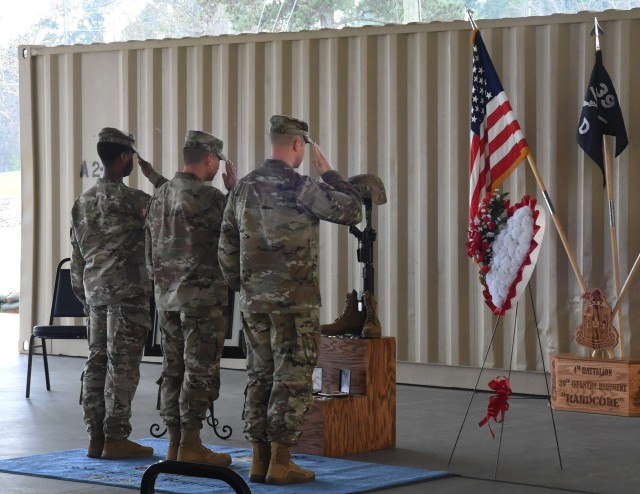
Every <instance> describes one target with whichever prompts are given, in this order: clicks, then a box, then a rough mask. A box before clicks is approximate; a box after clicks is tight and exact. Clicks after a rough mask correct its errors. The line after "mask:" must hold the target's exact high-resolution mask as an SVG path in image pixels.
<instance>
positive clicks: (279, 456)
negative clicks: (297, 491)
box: [265, 442, 316, 485]
mask: <svg viewBox="0 0 640 494" xmlns="http://www.w3.org/2000/svg"><path fill="white" fill-rule="evenodd" d="M315 478H316V474H315V473H313V472H312V471H311V470H307V469H306V468H301V467H299V466H298V465H296V464H295V463H293V462H292V461H291V446H289V445H287V444H282V443H277V442H272V443H271V462H269V471H268V472H267V478H266V479H265V480H266V482H267V484H272V485H288V484H301V483H303V482H311V481H312V480H315Z"/></svg>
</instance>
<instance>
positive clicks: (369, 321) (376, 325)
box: [320, 290, 382, 338]
mask: <svg viewBox="0 0 640 494" xmlns="http://www.w3.org/2000/svg"><path fill="white" fill-rule="evenodd" d="M362 302H363V310H362V311H359V310H358V294H357V292H356V291H355V290H352V291H351V293H348V294H347V298H346V301H345V306H344V311H343V312H342V315H340V317H338V318H337V319H336V320H335V322H333V323H331V324H322V325H321V326H320V333H321V334H323V335H325V336H342V335H346V334H353V335H360V336H361V337H362V338H380V337H381V336H382V327H381V326H380V321H379V320H378V316H377V315H376V308H377V307H376V305H377V304H376V301H375V298H374V296H373V295H371V294H370V293H369V291H365V292H364V295H363V297H362Z"/></svg>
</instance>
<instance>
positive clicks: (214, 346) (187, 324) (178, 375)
mask: <svg viewBox="0 0 640 494" xmlns="http://www.w3.org/2000/svg"><path fill="white" fill-rule="evenodd" d="M158 317H159V323H160V331H161V332H162V354H163V359H162V377H161V379H160V416H161V417H162V418H163V419H164V422H165V424H166V425H167V427H181V428H182V429H183V430H200V429H201V428H202V422H203V421H204V420H205V418H206V414H207V410H208V409H209V405H210V404H211V403H213V402H214V401H215V400H217V399H218V396H219V394H220V357H221V356H222V349H223V347H224V337H225V329H226V324H225V319H224V318H223V317H222V316H217V315H215V311H214V310H213V309H208V310H207V311H204V312H203V311H158Z"/></svg>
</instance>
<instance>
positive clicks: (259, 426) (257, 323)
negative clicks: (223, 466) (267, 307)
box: [242, 309, 320, 445]
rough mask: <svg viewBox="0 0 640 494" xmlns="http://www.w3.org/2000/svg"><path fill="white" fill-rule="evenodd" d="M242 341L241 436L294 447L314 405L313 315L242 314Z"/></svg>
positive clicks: (315, 331) (317, 326) (316, 323)
mask: <svg viewBox="0 0 640 494" xmlns="http://www.w3.org/2000/svg"><path fill="white" fill-rule="evenodd" d="M242 325H243V327H244V332H245V337H246V341H247V374H248V381H247V390H246V399H245V405H244V420H245V428H244V433H245V436H246V438H247V439H248V440H249V441H277V442H281V443H284V444H288V445H294V444H296V443H297V441H298V438H299V437H300V433H301V430H300V426H301V422H302V418H303V417H304V414H305V413H306V412H307V410H308V409H309V408H310V407H311V405H312V403H313V396H312V392H313V384H312V374H313V369H314V367H315V366H316V363H317V361H318V338H319V337H320V323H319V320H318V310H317V309H311V310H308V311H305V312H303V313H279V314H278V313H270V314H257V313H243V314H242Z"/></svg>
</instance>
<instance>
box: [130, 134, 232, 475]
mask: <svg viewBox="0 0 640 494" xmlns="http://www.w3.org/2000/svg"><path fill="white" fill-rule="evenodd" d="M222 146H223V143H222V141H221V140H220V139H218V138H217V137H214V136H212V135H211V134H208V133H206V132H201V131H194V130H190V131H188V132H187V135H186V137H185V143H184V150H183V154H184V171H182V172H177V173H176V175H175V177H174V178H173V179H172V180H170V181H168V182H167V183H165V184H164V185H162V186H161V187H159V188H158V190H157V191H156V193H155V195H154V196H153V198H152V200H151V202H150V204H149V212H148V214H147V247H146V248H147V269H148V272H149V276H150V277H151V278H152V280H153V281H154V283H155V300H156V307H157V309H158V316H159V323H160V331H161V332H162V352H163V363H162V381H161V385H160V393H161V404H160V415H161V416H162V418H163V419H164V422H165V424H166V425H167V428H168V430H169V440H170V444H169V449H168V452H167V459H171V460H176V459H177V460H179V461H191V462H197V463H210V464H213V465H221V466H227V465H229V464H230V463H231V457H230V456H229V455H228V454H224V453H215V452H213V451H210V450H209V449H207V448H205V447H204V446H203V445H202V441H201V439H200V430H201V429H202V422H203V421H204V419H205V416H206V412H207V409H208V408H209V404H210V403H211V402H212V401H214V400H216V399H217V398H218V395H219V389H220V357H221V355H222V349H223V346H224V333H225V328H226V324H225V319H224V317H223V311H222V307H223V306H226V305H227V303H228V301H227V297H228V287H227V285H226V283H225V281H224V279H223V278H222V273H221V272H220V266H219V264H218V259H217V255H216V254H217V248H218V239H219V238H220V223H221V221H222V212H223V211H224V205H225V195H224V194H223V193H222V192H221V191H220V190H218V189H217V188H215V187H212V186H210V185H207V184H205V183H204V182H206V181H209V180H213V178H214V177H215V175H216V173H217V172H218V169H219V167H220V161H221V160H225V161H226V172H227V173H226V174H223V180H224V183H225V187H226V188H227V189H230V188H231V187H233V185H234V184H235V181H236V178H235V171H234V168H233V163H231V162H230V161H228V160H227V159H226V157H225V156H224V155H223V154H222ZM143 165H144V164H143V163H141V167H142V168H143V173H145V172H146V171H149V170H148V169H147V170H145V167H144V166H143ZM154 173H155V172H154ZM145 174H146V173H145ZM149 176H150V180H153V181H154V183H157V178H158V176H157V174H155V175H151V173H149Z"/></svg>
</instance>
